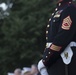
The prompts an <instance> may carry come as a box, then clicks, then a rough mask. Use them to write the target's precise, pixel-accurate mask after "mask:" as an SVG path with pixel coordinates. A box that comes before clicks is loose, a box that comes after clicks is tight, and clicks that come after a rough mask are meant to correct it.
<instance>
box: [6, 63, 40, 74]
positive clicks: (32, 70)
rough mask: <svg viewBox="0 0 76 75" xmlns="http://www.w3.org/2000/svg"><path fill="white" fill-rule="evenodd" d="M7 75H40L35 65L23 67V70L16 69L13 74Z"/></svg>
mask: <svg viewBox="0 0 76 75" xmlns="http://www.w3.org/2000/svg"><path fill="white" fill-rule="evenodd" d="M8 75H40V73H39V71H38V68H37V65H36V64H33V65H31V67H30V68H29V67H24V68H23V69H20V68H16V69H15V70H14V72H13V73H8Z"/></svg>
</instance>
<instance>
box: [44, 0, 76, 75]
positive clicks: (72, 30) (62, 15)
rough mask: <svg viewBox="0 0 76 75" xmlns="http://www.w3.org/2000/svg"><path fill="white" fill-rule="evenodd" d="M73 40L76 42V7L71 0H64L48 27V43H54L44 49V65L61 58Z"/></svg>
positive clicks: (53, 14) (58, 6) (51, 63)
mask: <svg viewBox="0 0 76 75" xmlns="http://www.w3.org/2000/svg"><path fill="white" fill-rule="evenodd" d="M69 1H70V2H69ZM71 41H74V42H76V7H75V6H74V5H73V4H72V2H71V0H66V1H65V0H63V1H61V2H59V3H58V4H57V7H56V9H55V11H54V13H52V16H51V18H50V19H49V24H48V25H47V28H46V43H52V44H51V45H50V47H49V48H46V49H45V51H44V54H43V63H44V65H45V66H46V67H51V66H52V65H53V64H55V63H56V62H57V61H58V60H60V59H61V57H60V54H61V52H63V51H64V49H65V48H66V46H67V45H68V44H69V43H70V42H71ZM61 62H62V61H61ZM61 75H63V74H61Z"/></svg>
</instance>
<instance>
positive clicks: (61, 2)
mask: <svg viewBox="0 0 76 75" xmlns="http://www.w3.org/2000/svg"><path fill="white" fill-rule="evenodd" d="M71 3H72V1H64V0H63V1H60V2H58V3H57V6H64V5H66V4H71Z"/></svg>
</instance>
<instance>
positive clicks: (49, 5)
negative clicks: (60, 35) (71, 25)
mask: <svg viewBox="0 0 76 75" xmlns="http://www.w3.org/2000/svg"><path fill="white" fill-rule="evenodd" d="M3 1H4V2H6V1H7V0H2V2H3ZM0 2H1V1H0ZM55 4H56V0H13V7H12V9H11V11H10V16H9V17H6V18H4V19H3V20H0V75H6V74H7V72H13V70H14V69H15V68H17V67H19V68H22V67H24V66H30V65H31V64H33V63H38V61H39V60H40V59H41V57H42V54H43V51H44V48H45V42H46V41H45V31H46V25H47V24H48V19H49V18H50V16H51V13H52V12H53V10H54V7H55Z"/></svg>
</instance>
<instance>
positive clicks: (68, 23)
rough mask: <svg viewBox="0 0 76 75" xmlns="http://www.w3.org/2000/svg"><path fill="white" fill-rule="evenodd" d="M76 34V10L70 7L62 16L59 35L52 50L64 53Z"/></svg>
mask: <svg viewBox="0 0 76 75" xmlns="http://www.w3.org/2000/svg"><path fill="white" fill-rule="evenodd" d="M75 33H76V9H75V8H74V7H69V8H67V9H65V10H64V11H63V12H62V14H61V23H60V26H59V30H58V33H57V35H56V36H55V38H54V41H53V43H52V45H51V46H50V49H51V50H54V51H61V52H62V51H63V50H64V49H65V48H66V46H67V45H68V44H69V43H70V42H71V41H73V37H74V35H75Z"/></svg>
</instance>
